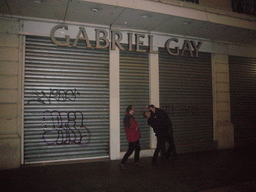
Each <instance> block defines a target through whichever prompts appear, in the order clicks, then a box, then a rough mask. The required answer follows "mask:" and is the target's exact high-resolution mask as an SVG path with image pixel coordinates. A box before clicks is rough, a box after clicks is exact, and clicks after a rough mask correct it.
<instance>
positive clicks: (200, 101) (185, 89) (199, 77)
mask: <svg viewBox="0 0 256 192" xmlns="http://www.w3.org/2000/svg"><path fill="white" fill-rule="evenodd" d="M159 79H160V107H161V108H163V109H165V110H166V111H167V112H168V114H169V116H170V118H171V120H172V122H173V131H174V141H175V144H176V146H183V145H184V146H185V145H192V144H194V143H199V144H200V143H205V142H212V141H213V99H212V72H211V54H209V53H202V52H200V53H199V56H198V57H190V56H189V54H188V53H185V54H184V56H170V55H169V54H168V53H167V52H166V50H165V49H163V48H161V49H159ZM195 150H197V149H195Z"/></svg>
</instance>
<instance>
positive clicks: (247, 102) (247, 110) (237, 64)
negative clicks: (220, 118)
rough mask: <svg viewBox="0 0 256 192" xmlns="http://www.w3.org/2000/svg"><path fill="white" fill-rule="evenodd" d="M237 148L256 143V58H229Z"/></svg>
mask: <svg viewBox="0 0 256 192" xmlns="http://www.w3.org/2000/svg"><path fill="white" fill-rule="evenodd" d="M229 64H230V67H229V70H230V76H229V77H230V102H231V122H232V123H233V125H234V134H235V146H241V145H248V144H251V143H255V142H256V58H246V57H238V56H229Z"/></svg>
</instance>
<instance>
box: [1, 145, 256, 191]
mask: <svg viewBox="0 0 256 192" xmlns="http://www.w3.org/2000/svg"><path fill="white" fill-rule="evenodd" d="M255 149H256V148H255V146H246V147H239V148H233V149H225V150H214V151H203V152H195V153H184V154H178V155H177V156H176V157H175V158H174V159H173V160H172V161H171V162H170V163H167V162H165V163H162V162H159V163H158V165H152V164H151V158H150V157H147V158H141V163H142V164H143V165H144V166H143V167H136V166H135V165H134V164H133V162H132V159H129V160H128V162H127V163H126V167H127V170H121V169H120V167H119V164H120V161H110V160H104V161H103V160H101V161H97V162H96V161H94V162H79V163H72V164H70V163H69V164H67V163H66V164H57V165H56V164H55V165H41V166H38V165H37V166H23V167H21V168H19V169H10V170H0V183H1V185H0V187H1V189H3V190H4V191H8V192H12V191H15V192H27V191H29V192H30V191H31V192H66V191H67V192H73V191H74V192H80V191H81V192H87V191H88V192H137V191H138V192H151V191H152V192H172V191H174V192H180V191H182V192H191V191H193V192H194V191H198V192H226V191H229V192H255V191H256V156H255Z"/></svg>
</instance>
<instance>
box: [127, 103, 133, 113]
mask: <svg viewBox="0 0 256 192" xmlns="http://www.w3.org/2000/svg"><path fill="white" fill-rule="evenodd" d="M126 112H127V113H129V114H131V115H133V113H134V108H133V106H132V105H128V107H127V108H126Z"/></svg>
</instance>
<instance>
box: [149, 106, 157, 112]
mask: <svg viewBox="0 0 256 192" xmlns="http://www.w3.org/2000/svg"><path fill="white" fill-rule="evenodd" d="M148 110H150V111H152V112H153V113H155V112H156V108H155V106H154V105H149V106H148Z"/></svg>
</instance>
